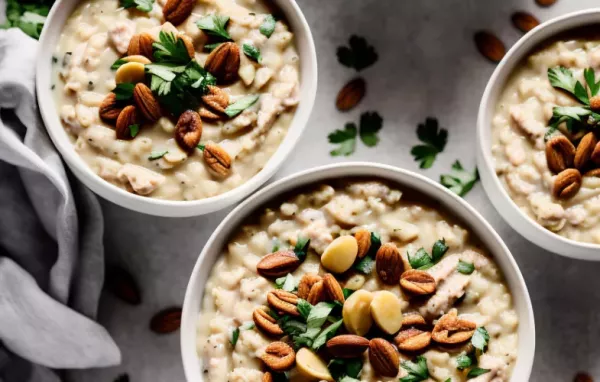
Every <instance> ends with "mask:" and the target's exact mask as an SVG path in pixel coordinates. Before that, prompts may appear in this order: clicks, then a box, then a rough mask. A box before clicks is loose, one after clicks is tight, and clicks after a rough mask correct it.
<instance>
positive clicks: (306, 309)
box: [296, 298, 312, 320]
mask: <svg viewBox="0 0 600 382" xmlns="http://www.w3.org/2000/svg"><path fill="white" fill-rule="evenodd" d="M296 306H297V307H298V312H299V313H300V315H301V316H302V317H303V318H304V319H305V320H306V319H308V316H309V315H310V311H311V310H312V305H311V304H310V303H309V302H308V301H306V300H304V299H301V298H300V299H298V304H296Z"/></svg>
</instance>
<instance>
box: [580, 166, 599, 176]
mask: <svg viewBox="0 0 600 382" xmlns="http://www.w3.org/2000/svg"><path fill="white" fill-rule="evenodd" d="M583 176H589V177H591V178H600V168H595V169H593V170H590V171H588V172H586V173H585V174H583Z"/></svg>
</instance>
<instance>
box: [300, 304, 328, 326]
mask: <svg viewBox="0 0 600 382" xmlns="http://www.w3.org/2000/svg"><path fill="white" fill-rule="evenodd" d="M332 309H333V304H332V303H329V302H320V303H318V304H317V305H314V306H313V307H312V308H311V309H310V313H309V315H308V317H307V318H306V325H307V327H308V328H309V329H314V328H317V329H320V328H321V326H323V324H324V323H325V321H327V316H329V313H331V310H332Z"/></svg>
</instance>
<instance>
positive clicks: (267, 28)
mask: <svg viewBox="0 0 600 382" xmlns="http://www.w3.org/2000/svg"><path fill="white" fill-rule="evenodd" d="M276 22H277V21H276V20H275V17H273V15H267V16H265V18H264V20H263V22H262V24H260V27H259V28H258V30H259V31H260V33H262V34H263V35H265V36H267V38H269V37H271V35H272V34H273V31H275V23H276Z"/></svg>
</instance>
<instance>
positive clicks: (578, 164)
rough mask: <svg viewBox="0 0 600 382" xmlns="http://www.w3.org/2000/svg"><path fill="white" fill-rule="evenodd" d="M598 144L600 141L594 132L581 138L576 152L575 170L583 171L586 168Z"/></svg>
mask: <svg viewBox="0 0 600 382" xmlns="http://www.w3.org/2000/svg"><path fill="white" fill-rule="evenodd" d="M597 144H598V139H597V138H596V136H595V135H594V133H592V132H589V133H587V134H586V135H584V136H583V138H581V140H580V141H579V144H578V145H577V149H576V151H575V160H574V161H573V164H574V165H575V168H577V169H579V170H581V169H583V168H584V167H585V165H586V164H587V163H588V161H589V160H590V158H591V157H592V153H593V152H594V149H595V148H596V145H597Z"/></svg>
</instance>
